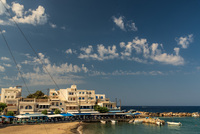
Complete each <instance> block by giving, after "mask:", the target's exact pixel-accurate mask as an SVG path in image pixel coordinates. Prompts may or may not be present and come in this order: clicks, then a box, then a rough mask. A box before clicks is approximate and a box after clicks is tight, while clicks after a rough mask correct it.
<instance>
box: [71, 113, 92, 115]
mask: <svg viewBox="0 0 200 134" xmlns="http://www.w3.org/2000/svg"><path fill="white" fill-rule="evenodd" d="M74 115H91V113H74Z"/></svg>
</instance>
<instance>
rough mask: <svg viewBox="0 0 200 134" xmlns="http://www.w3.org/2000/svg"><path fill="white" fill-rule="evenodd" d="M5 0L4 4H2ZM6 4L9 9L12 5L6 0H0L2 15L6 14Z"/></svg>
mask: <svg viewBox="0 0 200 134" xmlns="http://www.w3.org/2000/svg"><path fill="white" fill-rule="evenodd" d="M2 2H3V4H2ZM4 6H6V7H7V8H8V9H9V8H10V6H9V5H8V4H7V3H6V0H1V1H0V15H2V14H4V13H5V12H6V9H5V7H4Z"/></svg>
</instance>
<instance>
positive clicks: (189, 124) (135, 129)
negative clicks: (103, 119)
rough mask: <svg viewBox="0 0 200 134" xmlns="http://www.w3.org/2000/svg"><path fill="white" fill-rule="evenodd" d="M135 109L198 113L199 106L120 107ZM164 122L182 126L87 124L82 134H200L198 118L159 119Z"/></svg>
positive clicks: (124, 123) (125, 123)
mask: <svg viewBox="0 0 200 134" xmlns="http://www.w3.org/2000/svg"><path fill="white" fill-rule="evenodd" d="M130 109H135V110H137V111H145V112H154V113H157V112H159V113H161V112H189V113H192V112H200V106H122V110H126V111H128V110H130ZM159 118H160V119H161V120H164V121H165V122H167V121H171V122H181V123H182V126H170V125H167V124H165V125H163V126H157V125H154V124H146V123H143V124H129V123H127V122H118V123H116V124H111V123H110V122H108V123H106V124H101V123H87V124H86V125H84V128H83V134H200V118H194V117H159Z"/></svg>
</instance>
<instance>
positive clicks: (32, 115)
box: [25, 114, 46, 117]
mask: <svg viewBox="0 0 200 134" xmlns="http://www.w3.org/2000/svg"><path fill="white" fill-rule="evenodd" d="M25 116H28V117H45V116H46V115H44V114H25Z"/></svg>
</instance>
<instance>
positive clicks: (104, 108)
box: [94, 105, 109, 113]
mask: <svg viewBox="0 0 200 134" xmlns="http://www.w3.org/2000/svg"><path fill="white" fill-rule="evenodd" d="M94 110H95V111H99V112H100V113H107V112H108V111H109V109H108V108H107V107H101V106H99V105H95V106H94Z"/></svg>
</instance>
